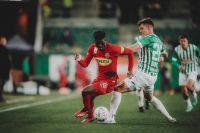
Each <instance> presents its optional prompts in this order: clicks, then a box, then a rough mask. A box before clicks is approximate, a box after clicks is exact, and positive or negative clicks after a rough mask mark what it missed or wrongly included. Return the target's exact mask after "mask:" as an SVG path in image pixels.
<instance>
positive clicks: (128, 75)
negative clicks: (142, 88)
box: [127, 71, 133, 79]
mask: <svg viewBox="0 0 200 133" xmlns="http://www.w3.org/2000/svg"><path fill="white" fill-rule="evenodd" d="M127 77H128V78H129V79H131V78H132V77H133V73H132V71H129V72H127Z"/></svg>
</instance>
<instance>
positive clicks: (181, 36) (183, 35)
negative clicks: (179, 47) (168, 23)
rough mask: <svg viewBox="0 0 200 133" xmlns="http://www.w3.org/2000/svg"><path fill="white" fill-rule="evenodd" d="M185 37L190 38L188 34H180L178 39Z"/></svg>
mask: <svg viewBox="0 0 200 133" xmlns="http://www.w3.org/2000/svg"><path fill="white" fill-rule="evenodd" d="M183 38H186V39H189V37H188V36H187V35H185V34H182V35H180V36H179V37H178V40H180V39H183Z"/></svg>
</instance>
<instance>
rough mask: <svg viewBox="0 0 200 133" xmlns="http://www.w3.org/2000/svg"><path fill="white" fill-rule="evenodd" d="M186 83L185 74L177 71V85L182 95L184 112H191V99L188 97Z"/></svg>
mask: <svg viewBox="0 0 200 133" xmlns="http://www.w3.org/2000/svg"><path fill="white" fill-rule="evenodd" d="M186 84H187V76H186V75H185V74H183V73H179V86H180V87H181V92H182V96H183V99H184V101H185V103H186V110H185V112H191V111H192V109H193V106H192V103H191V100H190V97H189V93H188V89H187V87H186Z"/></svg>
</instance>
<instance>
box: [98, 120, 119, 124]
mask: <svg viewBox="0 0 200 133" xmlns="http://www.w3.org/2000/svg"><path fill="white" fill-rule="evenodd" d="M97 123H105V124H114V123H116V121H115V119H107V120H105V121H98V122H97Z"/></svg>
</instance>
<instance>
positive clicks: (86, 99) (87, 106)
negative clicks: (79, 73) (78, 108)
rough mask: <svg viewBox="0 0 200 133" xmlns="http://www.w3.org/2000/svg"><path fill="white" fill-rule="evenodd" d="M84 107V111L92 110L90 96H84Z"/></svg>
mask: <svg viewBox="0 0 200 133" xmlns="http://www.w3.org/2000/svg"><path fill="white" fill-rule="evenodd" d="M82 100H83V105H84V110H87V111H89V110H90V103H91V101H90V95H86V96H83V99H82Z"/></svg>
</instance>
